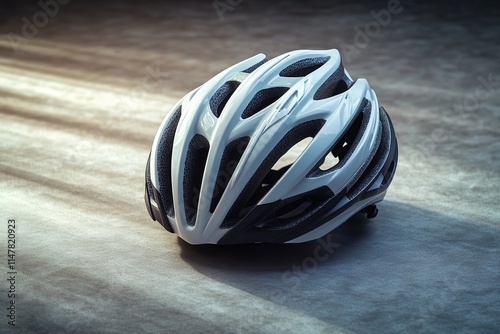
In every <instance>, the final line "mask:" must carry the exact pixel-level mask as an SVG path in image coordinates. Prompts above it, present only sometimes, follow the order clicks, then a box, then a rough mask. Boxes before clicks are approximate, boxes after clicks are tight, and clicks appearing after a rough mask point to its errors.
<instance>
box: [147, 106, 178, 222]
mask: <svg viewBox="0 0 500 334" xmlns="http://www.w3.org/2000/svg"><path fill="white" fill-rule="evenodd" d="M180 118H181V106H179V108H177V110H176V111H175V112H174V113H173V114H172V116H171V117H170V119H169V120H168V122H167V126H166V128H165V130H164V132H163V133H162V136H161V137H160V141H159V143H158V148H157V160H156V169H157V175H158V183H159V188H160V189H159V190H160V191H161V201H162V204H163V210H165V213H166V214H167V215H168V216H170V217H174V216H175V212H174V204H173V196H172V177H171V176H172V144H173V142H174V135H175V131H176V130H177V125H178V124H179V120H180ZM152 190H153V189H152V188H151V189H150V190H149V191H151V194H152Z"/></svg>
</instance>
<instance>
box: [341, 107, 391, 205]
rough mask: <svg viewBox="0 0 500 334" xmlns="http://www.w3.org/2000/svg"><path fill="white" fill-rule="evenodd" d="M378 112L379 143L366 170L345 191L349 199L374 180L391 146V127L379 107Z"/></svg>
mask: <svg viewBox="0 0 500 334" xmlns="http://www.w3.org/2000/svg"><path fill="white" fill-rule="evenodd" d="M379 114H380V123H381V126H382V129H381V133H382V135H381V139H380V145H379V147H378V150H377V151H376V153H375V155H374V156H373V159H371V161H370V163H369V165H368V167H367V168H366V170H365V171H364V172H363V174H362V175H361V176H360V177H359V179H358V181H357V182H356V183H355V184H354V185H353V186H352V188H351V189H349V191H348V192H347V195H346V196H347V198H349V199H353V198H355V197H357V196H358V195H359V194H361V193H362V192H363V191H364V190H365V189H366V188H367V187H368V185H370V184H371V183H372V182H373V181H374V180H375V178H376V177H377V176H378V174H379V173H380V171H381V169H382V167H383V166H384V164H385V163H386V160H387V156H388V154H389V151H390V148H391V128H390V125H389V120H388V118H387V115H386V114H385V112H384V111H383V110H382V109H380V111H379Z"/></svg>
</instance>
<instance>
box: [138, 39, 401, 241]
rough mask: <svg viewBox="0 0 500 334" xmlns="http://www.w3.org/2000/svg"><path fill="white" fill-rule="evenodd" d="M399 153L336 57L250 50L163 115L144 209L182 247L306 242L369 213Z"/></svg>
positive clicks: (385, 124)
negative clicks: (253, 52) (270, 54)
mask: <svg viewBox="0 0 500 334" xmlns="http://www.w3.org/2000/svg"><path fill="white" fill-rule="evenodd" d="M297 144H298V145H297ZM290 149H293V150H295V155H298V157H296V159H291V158H290V156H293V154H292V155H290V154H291V153H290V152H289V150H290ZM397 157H398V149H397V142H396V137H395V133H394V129H393V126H392V123H391V120H390V118H389V116H388V115H387V113H386V111H385V110H384V109H383V108H382V107H379V104H378V101H377V96H376V95H375V92H374V91H373V90H372V89H371V88H370V85H369V84H368V82H367V81H366V80H365V79H358V80H356V81H353V80H352V79H351V77H350V76H349V74H348V73H347V71H346V70H345V69H344V67H343V65H342V61H341V57H340V54H339V52H338V51H337V50H335V49H333V50H325V51H312V50H299V51H293V52H289V53H286V54H283V55H281V56H278V57H276V58H274V59H271V60H268V59H267V58H266V56H265V55H263V54H259V55H256V56H254V57H252V58H249V59H247V60H244V61H242V62H240V63H238V64H236V65H234V66H232V67H230V68H228V69H226V70H225V71H223V72H221V73H220V74H218V75H216V76H215V77H214V78H212V79H210V80H209V81H208V82H206V83H205V84H203V85H201V86H200V87H198V88H196V89H195V90H193V91H191V92H190V93H188V94H187V95H186V96H184V97H183V98H182V99H181V100H180V101H179V102H178V103H177V104H176V105H175V106H174V107H173V108H172V110H171V111H170V112H169V113H168V115H167V116H166V117H165V119H164V121H163V122H162V124H161V125H160V128H159V129H158V132H157V134H156V137H155V139H154V142H153V147H152V150H151V153H150V156H149V159H148V162H147V165H146V189H145V201H146V207H147V209H148V211H149V214H150V216H151V217H152V218H153V220H156V221H158V222H160V223H161V224H162V225H163V226H164V228H165V229H167V230H168V231H170V232H173V233H176V234H178V235H179V236H180V237H181V238H182V239H183V240H185V241H187V242H188V243H190V244H236V243H253V242H269V243H285V242H289V243H298V242H305V241H309V240H314V239H317V238H320V237H322V236H324V235H325V234H327V233H328V232H330V231H332V230H333V229H334V228H335V227H337V226H339V225H340V224H342V223H343V222H345V221H346V220H347V219H348V218H350V217H351V216H353V215H354V214H356V213H358V212H363V213H366V214H367V215H368V216H369V217H373V216H375V215H376V213H377V210H376V207H375V205H374V204H375V203H377V202H379V201H382V199H383V198H384V196H385V193H386V191H387V188H388V186H389V184H390V183H391V181H392V178H393V176H394V172H395V170H396V164H397Z"/></svg>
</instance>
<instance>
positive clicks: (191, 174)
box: [183, 134, 210, 226]
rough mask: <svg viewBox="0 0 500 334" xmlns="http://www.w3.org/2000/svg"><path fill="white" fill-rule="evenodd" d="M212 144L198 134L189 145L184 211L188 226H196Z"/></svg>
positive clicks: (185, 173)
mask: <svg viewBox="0 0 500 334" xmlns="http://www.w3.org/2000/svg"><path fill="white" fill-rule="evenodd" d="M209 149H210V144H209V143H208V140H207V139H206V138H205V137H203V136H202V135H199V134H196V135H195V136H194V137H193V139H191V142H190V143H189V147H188V151H187V156H186V165H185V166H184V179H183V181H184V182H183V186H184V189H183V190H184V191H183V192H184V210H185V214H186V221H187V224H188V225H190V226H194V224H195V221H196V211H197V208H198V202H199V198H200V189H201V182H202V180H203V174H204V169H205V164H206V162H207V156H208V150H209Z"/></svg>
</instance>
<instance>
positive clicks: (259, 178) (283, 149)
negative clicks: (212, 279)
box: [221, 119, 325, 228]
mask: <svg viewBox="0 0 500 334" xmlns="http://www.w3.org/2000/svg"><path fill="white" fill-rule="evenodd" d="M324 123H325V121H324V120H323V119H318V120H312V121H308V122H304V123H301V124H299V125H296V126H295V127H293V128H292V129H291V130H290V131H288V132H287V133H286V135H285V136H284V137H283V138H282V139H281V140H280V141H279V142H278V144H276V146H275V147H274V148H273V150H272V151H271V152H270V153H269V154H268V156H267V157H266V158H265V159H264V161H262V163H261V164H260V166H259V167H258V168H257V170H256V171H255V173H254V175H253V176H252V177H251V178H250V180H249V181H248V183H247V185H246V186H245V188H244V189H243V191H242V192H241V193H240V195H239V196H238V198H237V199H236V200H235V201H234V203H233V205H232V207H231V209H229V212H228V213H227V215H226V218H225V219H224V221H223V222H222V224H221V228H230V227H232V226H234V225H235V224H236V223H237V222H238V221H239V220H240V219H241V218H243V217H244V216H245V215H246V214H247V213H248V212H249V211H250V210H252V209H253V208H254V207H255V206H256V205H257V203H258V202H259V201H260V200H261V199H262V198H263V197H264V196H265V195H266V194H267V192H268V191H269V190H270V189H271V188H272V187H273V186H274V185H275V184H276V183H277V182H278V181H279V179H280V178H281V176H283V175H284V174H285V172H286V171H287V170H288V168H290V166H291V164H289V165H286V166H284V167H281V168H280V169H279V170H274V169H272V167H273V166H275V165H276V162H278V161H279V160H280V159H281V158H282V157H283V156H284V155H286V153H287V152H288V151H289V150H290V148H292V147H293V146H295V145H296V144H297V143H299V142H300V141H301V140H303V139H305V138H307V137H314V136H316V134H317V133H318V132H319V130H320V129H321V127H322V126H323V124H324Z"/></svg>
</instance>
